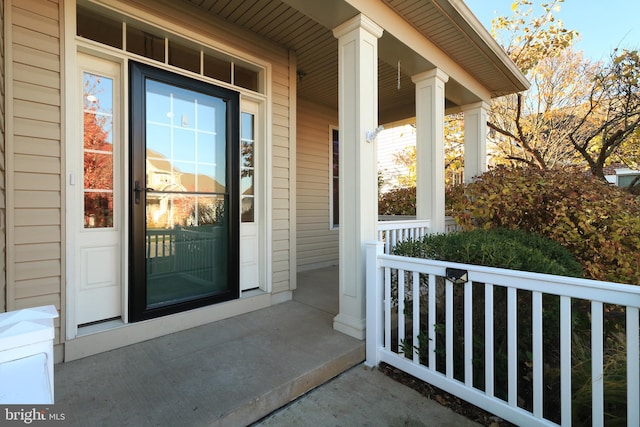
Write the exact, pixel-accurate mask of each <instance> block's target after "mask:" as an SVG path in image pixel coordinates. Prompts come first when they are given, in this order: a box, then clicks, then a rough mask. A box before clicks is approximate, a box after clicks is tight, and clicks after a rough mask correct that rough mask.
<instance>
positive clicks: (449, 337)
mask: <svg viewBox="0 0 640 427" xmlns="http://www.w3.org/2000/svg"><path fill="white" fill-rule="evenodd" d="M444 286H445V290H446V292H445V294H446V295H445V305H446V308H445V310H446V311H445V316H446V322H447V325H446V334H445V337H446V338H445V345H446V348H447V350H446V351H447V353H446V356H447V357H446V359H447V362H446V371H445V372H446V375H447V378H453V282H451V281H449V280H446V281H445V285H444Z"/></svg>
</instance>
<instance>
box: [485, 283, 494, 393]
mask: <svg viewBox="0 0 640 427" xmlns="http://www.w3.org/2000/svg"><path fill="white" fill-rule="evenodd" d="M493 343H494V339H493V285H491V284H489V283H486V284H485V287H484V371H485V376H484V378H485V380H484V392H485V393H486V394H487V396H490V397H493V378H494V375H493V366H494V360H493V345H494V344H493Z"/></svg>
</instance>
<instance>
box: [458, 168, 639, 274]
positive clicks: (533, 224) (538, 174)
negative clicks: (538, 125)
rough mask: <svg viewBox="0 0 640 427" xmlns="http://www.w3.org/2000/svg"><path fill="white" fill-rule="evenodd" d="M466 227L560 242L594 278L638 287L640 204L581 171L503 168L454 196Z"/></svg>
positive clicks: (460, 216)
mask: <svg viewBox="0 0 640 427" xmlns="http://www.w3.org/2000/svg"><path fill="white" fill-rule="evenodd" d="M449 201H450V206H451V215H452V216H453V217H454V218H455V219H456V221H457V222H458V224H460V225H461V226H462V227H463V229H465V230H472V229H474V228H483V229H491V228H509V229H520V230H524V231H527V232H530V233H537V234H540V235H542V236H545V237H548V238H550V239H552V240H555V241H557V242H558V243H560V244H561V245H562V246H563V247H565V248H567V249H568V250H569V251H570V252H571V253H572V254H573V256H574V257H575V258H576V260H578V262H580V264H581V265H582V267H583V270H584V272H585V275H586V276H587V277H588V278H591V279H595V280H608V281H614V282H621V283H631V284H635V285H640V202H638V200H636V199H634V197H633V196H632V195H630V194H629V193H627V192H625V191H624V190H622V189H620V188H618V187H615V186H611V185H609V184H607V183H605V182H604V181H602V180H599V179H597V178H595V177H593V176H591V175H587V174H585V173H583V172H580V171H579V170H577V169H571V168H567V169H553V170H540V169H536V168H506V167H497V168H495V169H492V170H490V171H489V172H486V173H484V174H483V175H481V176H479V177H478V178H476V179H475V180H474V181H473V182H472V183H470V184H468V185H466V186H460V187H457V188H454V189H453V190H452V191H450V193H449Z"/></svg>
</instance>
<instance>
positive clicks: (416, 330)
mask: <svg viewBox="0 0 640 427" xmlns="http://www.w3.org/2000/svg"><path fill="white" fill-rule="evenodd" d="M412 276H413V277H412V282H411V285H412V289H411V290H412V294H413V346H414V347H416V348H418V350H419V351H422V350H423V349H422V348H420V341H419V340H418V334H420V274H419V273H418V272H416V271H414V272H413V275H412ZM419 351H415V349H414V351H413V362H414V363H420V354H419Z"/></svg>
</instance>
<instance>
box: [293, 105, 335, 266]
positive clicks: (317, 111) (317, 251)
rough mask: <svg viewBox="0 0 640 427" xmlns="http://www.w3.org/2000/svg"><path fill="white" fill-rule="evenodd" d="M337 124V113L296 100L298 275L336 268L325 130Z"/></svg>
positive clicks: (327, 137) (327, 145)
mask: <svg viewBox="0 0 640 427" xmlns="http://www.w3.org/2000/svg"><path fill="white" fill-rule="evenodd" d="M337 123H338V115H337V111H331V110H329V109H326V108H324V107H321V106H318V105H315V104H313V103H311V102H309V101H303V100H298V136H297V150H298V151H297V202H296V210H297V215H298V217H297V255H298V256H297V258H298V259H297V267H298V271H304V270H311V269H314V268H320V267H325V266H329V265H337V264H338V230H337V229H336V230H330V229H329V126H330V125H337Z"/></svg>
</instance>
